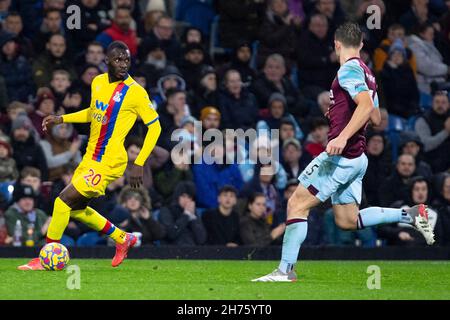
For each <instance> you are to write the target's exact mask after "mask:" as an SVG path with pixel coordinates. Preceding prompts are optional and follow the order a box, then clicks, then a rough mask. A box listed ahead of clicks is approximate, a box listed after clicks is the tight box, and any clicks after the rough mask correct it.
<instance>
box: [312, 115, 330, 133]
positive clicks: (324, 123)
mask: <svg viewBox="0 0 450 320" xmlns="http://www.w3.org/2000/svg"><path fill="white" fill-rule="evenodd" d="M329 126H330V125H329V123H328V120H327V119H325V118H323V117H320V118H315V119H314V120H313V121H312V123H311V131H314V130H316V129H317V128H320V127H329Z"/></svg>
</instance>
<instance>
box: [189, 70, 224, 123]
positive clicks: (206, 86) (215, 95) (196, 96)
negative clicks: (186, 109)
mask: <svg viewBox="0 0 450 320" xmlns="http://www.w3.org/2000/svg"><path fill="white" fill-rule="evenodd" d="M189 98H190V103H189V105H190V106H191V112H192V114H193V115H194V116H195V117H198V116H200V110H201V109H202V108H203V107H206V106H217V105H218V104H219V90H218V85H217V75H216V70H215V69H214V68H213V67H212V66H209V65H204V66H203V67H202V69H201V71H200V77H199V78H198V81H197V83H196V85H195V87H194V88H192V90H191V91H190V92H189Z"/></svg>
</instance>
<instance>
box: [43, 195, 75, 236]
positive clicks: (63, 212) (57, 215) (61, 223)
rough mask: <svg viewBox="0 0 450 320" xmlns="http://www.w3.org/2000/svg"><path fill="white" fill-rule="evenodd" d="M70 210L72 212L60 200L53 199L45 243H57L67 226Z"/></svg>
mask: <svg viewBox="0 0 450 320" xmlns="http://www.w3.org/2000/svg"><path fill="white" fill-rule="evenodd" d="M70 210H72V209H71V208H70V207H69V206H68V205H67V204H65V203H64V201H62V200H61V198H59V197H57V198H56V199H55V205H54V207H53V215H52V220H51V221H50V225H49V227H48V231H47V242H59V241H60V240H61V237H62V235H63V233H64V230H66V227H67V225H68V224H69V219H70Z"/></svg>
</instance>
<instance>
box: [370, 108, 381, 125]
mask: <svg viewBox="0 0 450 320" xmlns="http://www.w3.org/2000/svg"><path fill="white" fill-rule="evenodd" d="M370 122H371V123H372V125H374V126H379V125H380V124H381V112H380V108H374V109H373V110H372V112H371V113H370Z"/></svg>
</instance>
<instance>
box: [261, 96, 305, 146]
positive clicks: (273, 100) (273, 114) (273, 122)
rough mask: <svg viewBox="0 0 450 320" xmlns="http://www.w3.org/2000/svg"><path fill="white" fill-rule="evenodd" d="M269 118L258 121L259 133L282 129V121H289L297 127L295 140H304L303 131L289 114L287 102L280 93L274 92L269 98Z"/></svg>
mask: <svg viewBox="0 0 450 320" xmlns="http://www.w3.org/2000/svg"><path fill="white" fill-rule="evenodd" d="M268 111H269V112H268V113H269V114H268V116H267V117H265V119H264V120H260V121H258V123H257V125H256V128H257V130H258V131H260V130H262V129H265V130H269V132H270V130H271V129H278V130H279V129H280V126H281V120H282V119H289V120H291V122H292V124H293V125H294V127H295V138H296V139H298V140H302V139H303V137H304V135H303V131H302V130H301V129H300V126H299V125H298V122H297V120H295V118H294V117H293V116H292V115H291V114H290V113H288V112H287V101H286V98H285V97H284V95H282V94H281V93H279V92H274V93H272V95H271V96H270V98H269V105H268Z"/></svg>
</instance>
